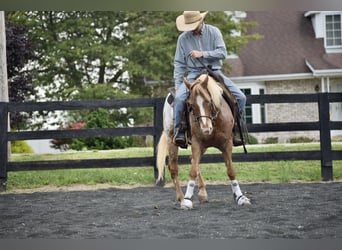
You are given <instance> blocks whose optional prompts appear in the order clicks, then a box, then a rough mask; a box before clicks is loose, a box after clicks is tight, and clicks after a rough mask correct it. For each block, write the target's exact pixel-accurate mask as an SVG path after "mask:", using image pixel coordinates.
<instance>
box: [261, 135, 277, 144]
mask: <svg viewBox="0 0 342 250" xmlns="http://www.w3.org/2000/svg"><path fill="white" fill-rule="evenodd" d="M264 143H265V144H275V143H278V137H267V138H266V139H265V141H264Z"/></svg>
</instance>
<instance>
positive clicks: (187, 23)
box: [176, 11, 208, 31]
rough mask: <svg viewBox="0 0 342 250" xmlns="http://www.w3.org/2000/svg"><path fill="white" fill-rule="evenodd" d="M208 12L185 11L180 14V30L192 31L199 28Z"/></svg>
mask: <svg viewBox="0 0 342 250" xmlns="http://www.w3.org/2000/svg"><path fill="white" fill-rule="evenodd" d="M207 13H208V11H206V12H202V13H200V12H199V11H184V12H183V15H180V16H178V17H177V19H176V26H177V29H178V30H179V31H190V30H194V29H196V28H197V26H198V25H199V24H200V22H201V21H202V20H203V19H204V17H205V15H206V14H207Z"/></svg>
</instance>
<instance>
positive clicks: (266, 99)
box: [0, 93, 342, 190]
mask: <svg viewBox="0 0 342 250" xmlns="http://www.w3.org/2000/svg"><path fill="white" fill-rule="evenodd" d="M332 102H342V93H318V94H281V95H250V96H247V104H254V103H259V104H265V103H317V107H318V113H319V120H318V121H317V122H291V123H268V124H248V131H249V132H250V133H252V132H280V131H313V130H316V131H319V132H320V150H317V151H294V152H258V153H248V154H244V153H234V155H233V160H234V161H235V162H252V161H278V160H320V161H321V175H322V180H324V181H328V180H333V160H342V151H341V150H332V147H331V130H342V122H340V121H330V118H329V116H330V114H329V104H330V103H332ZM163 105H164V98H152V99H145V98H141V99H123V100H122V99H119V100H95V101H70V102H35V103H4V102H0V190H6V183H7V172H9V171H28V170H50V169H75V168H117V167H129V166H135V167H139V166H152V167H154V175H155V177H156V176H157V174H158V170H157V168H156V166H155V158H156V144H157V142H158V140H159V137H160V134H161V132H162V129H163V127H162V126H163V125H162V124H163ZM313 105H315V104H313ZM141 107H153V110H154V111H153V112H154V124H153V126H150V127H131V128H130V127H128V128H90V129H80V130H44V131H21V132H20V131H19V132H7V131H8V117H9V116H8V114H9V113H16V112H32V111H55V110H90V109H99V108H104V109H119V108H141ZM137 135H152V136H153V138H154V153H153V154H154V155H153V156H151V157H137V158H125V159H122V158H120V159H92V160H56V161H30V162H13V161H9V159H8V142H9V141H16V140H32V139H52V138H53V139H61V138H82V137H106V136H137ZM222 160H223V158H222V156H221V155H220V154H207V155H204V156H203V158H202V161H201V162H202V163H214V162H222ZM179 163H180V164H186V163H189V157H188V156H179Z"/></svg>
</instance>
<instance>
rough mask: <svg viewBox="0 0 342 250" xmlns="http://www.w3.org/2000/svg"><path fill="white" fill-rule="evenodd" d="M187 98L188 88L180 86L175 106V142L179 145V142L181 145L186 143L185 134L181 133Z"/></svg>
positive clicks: (177, 90)
mask: <svg viewBox="0 0 342 250" xmlns="http://www.w3.org/2000/svg"><path fill="white" fill-rule="evenodd" d="M186 97H187V88H186V86H185V84H184V83H183V84H181V85H180V86H178V88H177V89H176V96H175V100H174V102H175V106H174V111H175V112H174V116H175V120H174V131H173V132H174V136H175V138H174V142H175V143H176V144H177V141H180V143H183V142H185V134H184V132H180V131H179V129H180V125H181V122H182V115H183V110H184V107H185V101H186Z"/></svg>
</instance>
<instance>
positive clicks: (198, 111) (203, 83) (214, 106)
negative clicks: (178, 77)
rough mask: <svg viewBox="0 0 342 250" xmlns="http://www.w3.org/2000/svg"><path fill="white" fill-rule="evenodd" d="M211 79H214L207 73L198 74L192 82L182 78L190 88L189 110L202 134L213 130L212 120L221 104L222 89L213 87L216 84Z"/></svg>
mask: <svg viewBox="0 0 342 250" xmlns="http://www.w3.org/2000/svg"><path fill="white" fill-rule="evenodd" d="M211 81H214V80H213V79H212V78H211V77H209V76H208V75H207V74H202V75H200V76H199V77H198V78H197V79H196V80H195V81H194V82H193V83H190V82H189V81H188V80H187V79H186V78H184V82H185V84H186V86H187V88H188V89H189V90H190V96H189V99H188V103H189V105H190V107H191V112H192V114H193V115H194V120H195V121H196V122H197V123H198V125H199V127H200V128H201V131H202V133H203V134H204V135H210V134H211V133H212V132H213V121H214V120H215V118H216V117H217V113H218V109H219V107H220V104H221V103H220V101H221V99H220V96H221V95H222V89H221V88H218V89H217V88H216V87H213V86H217V85H216V84H215V83H214V82H211ZM212 84H215V85H212ZM220 89H221V92H220Z"/></svg>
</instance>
